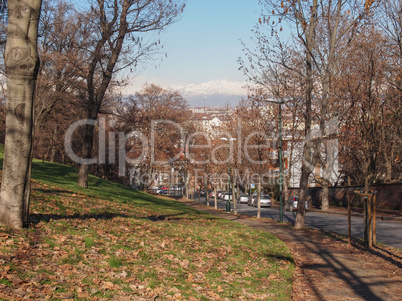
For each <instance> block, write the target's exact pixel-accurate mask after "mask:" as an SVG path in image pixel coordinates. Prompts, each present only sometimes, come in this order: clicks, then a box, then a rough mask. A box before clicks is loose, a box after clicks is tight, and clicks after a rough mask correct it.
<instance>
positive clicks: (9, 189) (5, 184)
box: [0, 0, 42, 228]
mask: <svg viewBox="0 0 402 301" xmlns="http://www.w3.org/2000/svg"><path fill="white" fill-rule="evenodd" d="M41 4H42V1H40V0H26V1H20V0H11V1H8V12H9V17H8V32H7V43H6V50H5V67H6V76H7V103H6V138H5V150H4V162H3V177H2V179H3V180H2V185H1V200H0V222H1V223H2V224H5V225H9V226H12V227H15V228H21V227H22V226H24V225H25V224H26V223H27V222H28V216H29V199H30V191H31V186H30V179H31V149H32V147H31V146H32V122H33V121H32V113H33V99H34V95H35V84H36V78H37V74H38V68H39V57H38V52H37V35H38V23H39V16H40V9H41Z"/></svg>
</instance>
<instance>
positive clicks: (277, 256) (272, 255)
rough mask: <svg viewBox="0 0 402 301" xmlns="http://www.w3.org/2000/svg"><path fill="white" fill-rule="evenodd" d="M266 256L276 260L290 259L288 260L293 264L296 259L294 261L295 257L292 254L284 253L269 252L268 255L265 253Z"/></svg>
mask: <svg viewBox="0 0 402 301" xmlns="http://www.w3.org/2000/svg"><path fill="white" fill-rule="evenodd" d="M265 257H266V258H268V259H273V260H275V261H278V260H285V261H288V262H290V263H292V264H294V263H295V261H294V259H293V257H292V256H291V255H289V256H283V255H275V254H267V255H265Z"/></svg>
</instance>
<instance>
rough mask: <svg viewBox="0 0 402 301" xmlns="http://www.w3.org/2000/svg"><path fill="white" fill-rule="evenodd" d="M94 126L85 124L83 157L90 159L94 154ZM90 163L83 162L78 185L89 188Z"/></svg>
mask: <svg viewBox="0 0 402 301" xmlns="http://www.w3.org/2000/svg"><path fill="white" fill-rule="evenodd" d="M93 136H94V126H93V125H85V133H84V141H83V144H82V158H84V159H89V158H91V155H92V146H93V138H94V137H93ZM88 176H89V165H88V164H81V165H80V169H79V172H78V186H80V187H83V188H88Z"/></svg>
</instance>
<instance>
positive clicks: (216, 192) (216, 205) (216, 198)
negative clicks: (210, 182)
mask: <svg viewBox="0 0 402 301" xmlns="http://www.w3.org/2000/svg"><path fill="white" fill-rule="evenodd" d="M214 191H215V193H214V200H215V209H218V190H217V189H216V186H215V190H214Z"/></svg>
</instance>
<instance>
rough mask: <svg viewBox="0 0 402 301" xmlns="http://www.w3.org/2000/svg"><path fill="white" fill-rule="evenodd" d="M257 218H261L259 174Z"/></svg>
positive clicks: (259, 176) (259, 181)
mask: <svg viewBox="0 0 402 301" xmlns="http://www.w3.org/2000/svg"><path fill="white" fill-rule="evenodd" d="M257 218H261V175H258V196H257Z"/></svg>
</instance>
